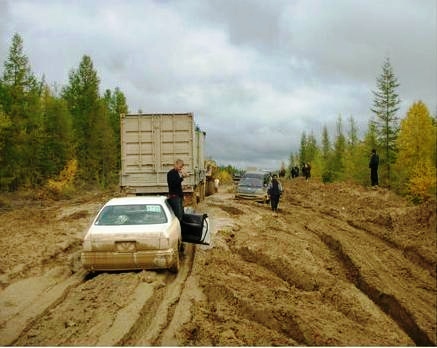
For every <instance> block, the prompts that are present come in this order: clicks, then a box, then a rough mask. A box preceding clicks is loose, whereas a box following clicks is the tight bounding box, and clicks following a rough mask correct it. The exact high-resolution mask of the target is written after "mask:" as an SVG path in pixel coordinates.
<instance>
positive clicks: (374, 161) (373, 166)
mask: <svg viewBox="0 0 437 348" xmlns="http://www.w3.org/2000/svg"><path fill="white" fill-rule="evenodd" d="M378 166H379V156H378V154H377V153H376V150H375V149H372V153H371V155H370V161H369V168H370V182H371V185H372V186H378V185H379V182H378Z"/></svg>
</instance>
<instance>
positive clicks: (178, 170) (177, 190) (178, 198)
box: [167, 159, 188, 221]
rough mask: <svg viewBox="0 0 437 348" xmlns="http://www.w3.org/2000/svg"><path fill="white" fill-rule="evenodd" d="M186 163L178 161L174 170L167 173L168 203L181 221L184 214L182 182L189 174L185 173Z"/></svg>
mask: <svg viewBox="0 0 437 348" xmlns="http://www.w3.org/2000/svg"><path fill="white" fill-rule="evenodd" d="M183 168H184V161H182V160H181V159H178V160H176V162H175V164H174V167H173V169H171V170H169V171H168V172H167V185H168V202H169V203H170V206H171V207H172V209H173V211H174V213H175V215H176V217H177V218H178V219H179V221H181V220H182V215H183V214H184V191H183V190H182V181H183V180H184V178H185V177H187V176H188V174H187V173H186V172H185V171H184V169H183Z"/></svg>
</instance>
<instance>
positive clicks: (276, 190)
mask: <svg viewBox="0 0 437 348" xmlns="http://www.w3.org/2000/svg"><path fill="white" fill-rule="evenodd" d="M267 194H268V195H269V198H270V204H271V206H272V210H273V214H274V215H275V216H276V215H277V212H278V204H279V198H280V197H281V194H282V185H281V183H280V182H279V180H278V176H277V175H276V174H273V176H272V181H271V182H270V184H269V186H268V188H267Z"/></svg>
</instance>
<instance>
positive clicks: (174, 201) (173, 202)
mask: <svg viewBox="0 0 437 348" xmlns="http://www.w3.org/2000/svg"><path fill="white" fill-rule="evenodd" d="M168 203H169V204H170V206H171V208H172V209H173V212H174V214H175V215H176V217H177V218H178V219H179V221H181V220H182V215H184V200H183V198H182V197H178V196H173V197H170V198H169V199H168Z"/></svg>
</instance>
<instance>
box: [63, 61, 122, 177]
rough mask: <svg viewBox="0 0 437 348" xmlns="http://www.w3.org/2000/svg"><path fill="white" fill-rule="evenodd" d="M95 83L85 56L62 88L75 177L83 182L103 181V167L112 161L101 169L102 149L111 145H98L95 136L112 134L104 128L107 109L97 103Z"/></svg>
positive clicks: (98, 97) (105, 149)
mask: <svg viewBox="0 0 437 348" xmlns="http://www.w3.org/2000/svg"><path fill="white" fill-rule="evenodd" d="M99 84H100V80H99V78H98V76H97V72H96V71H95V70H94V66H93V62H92V60H91V58H90V57H89V56H87V55H85V56H83V58H82V60H81V62H80V64H79V68H78V70H76V71H75V70H73V71H72V72H71V73H70V76H69V85H68V86H66V87H65V88H64V89H63V92H62V95H63V97H64V99H65V100H66V101H67V105H68V108H69V111H70V113H71V116H72V125H73V132H74V138H75V154H76V157H77V159H78V166H79V176H80V178H82V179H83V180H85V181H87V182H98V183H101V182H102V181H104V180H105V179H104V178H105V177H106V170H108V168H111V170H112V169H113V164H112V163H105V166H104V167H103V168H102V165H101V158H102V156H103V155H104V152H105V151H114V148H106V147H105V148H102V147H101V145H102V144H101V143H100V139H97V138H98V137H101V136H102V137H108V138H111V137H113V132H112V131H110V127H107V124H108V123H109V119H108V115H107V112H106V111H105V108H102V105H101V100H100V96H99ZM102 132H105V133H102Z"/></svg>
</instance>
